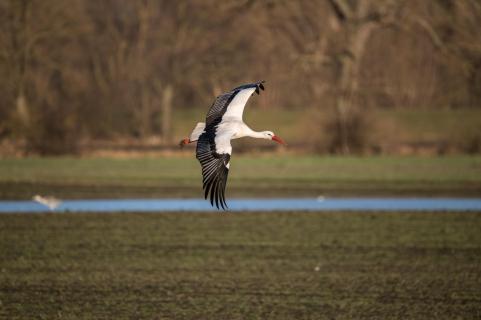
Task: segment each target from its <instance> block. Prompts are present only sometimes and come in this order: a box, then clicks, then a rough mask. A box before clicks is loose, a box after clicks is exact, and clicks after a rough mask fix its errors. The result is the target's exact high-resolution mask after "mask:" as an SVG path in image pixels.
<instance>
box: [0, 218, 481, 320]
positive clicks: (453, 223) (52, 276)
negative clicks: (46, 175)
mask: <svg viewBox="0 0 481 320" xmlns="http://www.w3.org/2000/svg"><path fill="white" fill-rule="evenodd" d="M480 228H481V215H480V214H474V213H473V214H470V213H436V212H433V213H423V214H419V213H417V214H415V213H413V214H410V213H376V214H374V213H298V214H295V213H282V214H281V213H249V214H203V213H198V214H190V213H185V214H179V213H177V214H157V215H152V214H72V215H67V214H65V215H54V214H47V215H38V214H36V215H1V216H0V239H1V241H0V270H1V272H0V318H4V319H32V318H40V319H81V318H82V319H85V318H96V319H113V318H115V319H132V318H136V319H140V318H143V319H153V318H155V319H332V318H336V319H363V318H365V319H368V318H369V319H372V318H377V319H427V318H429V319H434V318H446V319H455V318H463V319H474V318H479V317H480V316H481V299H480V297H481V282H480V281H481V280H480V279H481V264H480V261H479V256H480V254H481V233H480V232H479V230H480Z"/></svg>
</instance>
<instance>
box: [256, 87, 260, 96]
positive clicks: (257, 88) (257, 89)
mask: <svg viewBox="0 0 481 320" xmlns="http://www.w3.org/2000/svg"><path fill="white" fill-rule="evenodd" d="M256 93H257V94H259V86H257V87H256Z"/></svg>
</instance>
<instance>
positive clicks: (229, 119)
mask: <svg viewBox="0 0 481 320" xmlns="http://www.w3.org/2000/svg"><path fill="white" fill-rule="evenodd" d="M263 83H264V81H260V82H255V83H250V84H246V85H242V86H240V87H237V88H235V89H232V90H231V91H229V92H226V93H224V94H221V95H220V96H218V97H217V98H216V99H215V100H214V103H213V104H212V106H211V107H210V110H209V112H208V113H207V117H206V120H205V123H203V122H199V123H197V125H196V126H195V128H194V130H193V131H192V133H191V134H190V137H189V138H185V139H183V140H182V141H181V142H180V145H181V146H184V145H185V144H188V143H192V142H195V141H197V150H196V158H197V159H198V160H199V162H200V164H201V166H202V176H203V180H202V183H203V188H204V191H205V195H204V196H205V199H207V197H208V195H209V194H210V203H211V205H212V206H214V202H215V205H216V207H217V208H219V205H220V206H221V207H222V209H224V210H225V209H226V207H227V204H226V202H225V187H226V184H227V175H228V173H229V165H230V156H231V154H232V146H231V144H230V141H231V140H232V139H238V138H242V137H252V138H259V139H267V140H274V141H276V142H278V143H280V144H284V145H285V142H284V141H283V140H282V139H281V138H279V137H278V136H276V135H275V134H274V133H273V132H272V131H262V132H256V131H254V130H252V129H251V128H249V127H248V126H247V125H246V124H245V123H244V121H243V120H242V115H243V113H244V107H245V105H246V103H247V100H249V98H250V97H251V96H252V95H253V94H254V92H255V93H257V94H259V93H260V90H264V85H263Z"/></svg>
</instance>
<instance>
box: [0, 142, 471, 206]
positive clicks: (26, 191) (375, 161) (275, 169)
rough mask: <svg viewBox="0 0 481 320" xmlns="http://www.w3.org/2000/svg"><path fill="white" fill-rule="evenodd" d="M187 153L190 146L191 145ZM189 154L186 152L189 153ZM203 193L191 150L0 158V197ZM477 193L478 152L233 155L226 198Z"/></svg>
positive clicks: (469, 195) (132, 195) (105, 196)
mask: <svg viewBox="0 0 481 320" xmlns="http://www.w3.org/2000/svg"><path fill="white" fill-rule="evenodd" d="M191 151H192V150H191ZM192 153H193V151H192ZM35 194H42V195H53V196H56V197H59V198H63V199H69V198H125V197H147V198H151V197H160V198H163V197H164V198H165V197H189V198H198V197H202V185H201V173H200V166H199V164H198V163H197V160H196V159H195V157H194V155H193V154H190V151H188V152H186V154H185V155H184V156H175V157H165V158H135V159H115V158H80V159H79V158H68V157H61V158H26V159H3V160H0V198H1V199H30V198H31V197H32V196H33V195H35ZM318 195H324V196H345V195H349V196H365V195H371V196H372V195H383V196H386V195H388V196H467V197H472V196H478V197H479V196H480V195H481V157H479V156H449V157H448V156H446V157H401V156H397V157H394V156H392V157H387V156H383V157H318V156H292V155H284V154H279V155H272V154H271V155H251V156H248V155H236V156H234V157H233V158H232V163H231V170H230V173H229V182H228V186H227V196H228V197H247V196H249V197H273V196H274V197H284V196H294V197H299V196H300V197H315V196H318Z"/></svg>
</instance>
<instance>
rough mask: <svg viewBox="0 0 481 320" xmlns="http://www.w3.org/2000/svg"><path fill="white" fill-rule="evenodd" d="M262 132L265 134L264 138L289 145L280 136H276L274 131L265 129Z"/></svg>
mask: <svg viewBox="0 0 481 320" xmlns="http://www.w3.org/2000/svg"><path fill="white" fill-rule="evenodd" d="M262 134H263V135H264V139H267V140H273V141H275V142H277V143H279V144H283V145H285V146H286V145H287V143H285V142H284V140H282V139H281V138H280V137H278V136H276V135H275V134H274V132H272V131H264V132H262Z"/></svg>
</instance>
